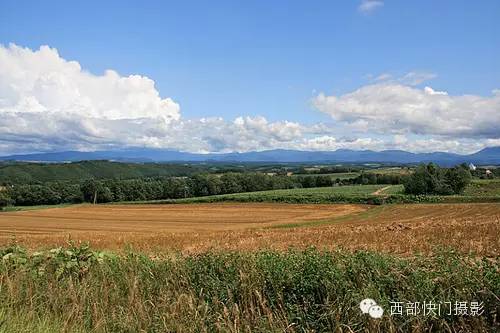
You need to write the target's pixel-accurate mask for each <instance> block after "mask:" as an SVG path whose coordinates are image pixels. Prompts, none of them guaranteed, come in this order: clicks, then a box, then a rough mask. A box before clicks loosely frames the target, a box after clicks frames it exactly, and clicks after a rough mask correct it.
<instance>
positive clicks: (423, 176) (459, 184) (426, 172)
mask: <svg viewBox="0 0 500 333" xmlns="http://www.w3.org/2000/svg"><path fill="white" fill-rule="evenodd" d="M471 178H472V176H471V174H470V172H469V170H468V169H467V168H466V167H464V166H456V167H454V168H449V169H444V168H440V167H439V166H437V165H435V164H433V163H429V164H427V165H421V166H419V167H418V168H417V169H416V170H415V172H414V173H413V174H411V175H410V176H408V177H406V178H405V180H404V188H405V193H406V194H414V195H419V194H439V195H450V194H459V193H462V192H463V190H464V189H465V187H466V186H467V185H468V184H469V183H470V181H471Z"/></svg>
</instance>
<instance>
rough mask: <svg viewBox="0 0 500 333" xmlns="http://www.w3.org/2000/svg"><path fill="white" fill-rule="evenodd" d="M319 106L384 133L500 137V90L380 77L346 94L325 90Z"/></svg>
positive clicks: (362, 127) (316, 103) (338, 118)
mask: <svg viewBox="0 0 500 333" xmlns="http://www.w3.org/2000/svg"><path fill="white" fill-rule="evenodd" d="M313 104H314V106H315V107H316V108H317V109H318V110H320V111H322V112H324V113H327V114H329V115H331V116H332V117H333V119H334V120H336V121H338V122H341V123H346V124H349V125H351V126H352V127H353V128H355V129H358V130H364V131H367V132H375V133H379V134H425V135H445V136H453V137H482V138H500V93H499V92H498V91H494V92H493V94H492V96H488V97H483V96H477V95H460V96H451V95H449V94H447V93H446V92H444V91H436V90H434V89H432V88H431V87H425V88H423V89H419V88H415V87H412V86H409V85H403V84H401V83H394V82H389V83H378V84H372V85H367V86H364V87H361V88H359V89H357V90H355V91H353V92H351V93H347V94H344V95H341V96H334V95H332V96H327V95H325V94H320V95H318V96H317V97H316V98H314V100H313Z"/></svg>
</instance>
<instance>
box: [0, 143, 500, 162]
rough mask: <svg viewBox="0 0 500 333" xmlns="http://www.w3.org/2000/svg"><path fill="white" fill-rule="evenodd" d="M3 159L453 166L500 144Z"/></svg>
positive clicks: (488, 155)
mask: <svg viewBox="0 0 500 333" xmlns="http://www.w3.org/2000/svg"><path fill="white" fill-rule="evenodd" d="M0 160H4V161H7V160H12V161H32V162H75V161H83V160H112V161H124V162H125V161H126V162H276V163H279V162H282V163H293V162H295V163H311V162H323V163H326V162H330V163H331V162H335V163H370V162H374V163H398V164H413V163H425V162H435V163H438V164H441V165H454V164H458V163H462V162H466V163H469V162H472V163H475V164H483V165H484V164H500V146H499V147H489V148H485V149H483V150H480V151H478V152H476V153H474V154H470V155H459V154H452V153H444V152H434V153H410V152H407V151H403V150H384V151H379V152H377V151H372V150H349V149H338V150H335V151H301V150H283V149H276V150H266V151H259V152H247V153H227V154H218V153H212V154H194V153H185V152H179V151H173V150H165V149H149V148H131V149H123V150H112V151H95V152H80V151H63V152H51V153H39V154H27V155H10V156H0Z"/></svg>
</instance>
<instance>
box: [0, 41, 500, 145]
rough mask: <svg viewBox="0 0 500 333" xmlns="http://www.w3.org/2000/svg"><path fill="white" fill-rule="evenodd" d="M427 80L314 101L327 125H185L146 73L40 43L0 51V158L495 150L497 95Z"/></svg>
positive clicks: (414, 77) (385, 81) (386, 81)
mask: <svg viewBox="0 0 500 333" xmlns="http://www.w3.org/2000/svg"><path fill="white" fill-rule="evenodd" d="M432 77H433V74H425V73H424V74H422V73H416V72H412V73H409V74H407V75H406V76H405V77H404V78H403V79H404V80H394V79H391V78H390V77H389V76H386V77H385V78H382V79H380V80H376V81H375V82H376V83H375V84H372V85H368V86H365V87H361V88H359V89H358V90H356V91H354V92H352V93H349V94H345V95H342V96H327V95H325V94H320V95H318V96H317V97H315V98H314V100H313V103H312V104H313V106H314V107H315V108H316V109H317V110H319V111H321V112H324V113H326V114H329V115H330V116H331V117H332V121H333V123H331V124H321V123H319V124H312V125H305V124H301V123H297V122H291V121H286V120H283V121H276V122H270V121H268V120H267V119H266V118H265V117H247V116H244V115H242V116H240V117H237V118H236V119H232V120H227V119H223V118H218V117H213V118H201V119H186V118H184V117H182V113H181V107H180V105H179V104H178V103H176V102H175V101H174V100H173V99H172V98H169V97H162V96H160V93H159V92H158V90H157V89H156V87H155V83H154V81H153V80H151V79H150V78H147V77H145V76H141V75H130V76H121V75H120V74H118V73H117V72H115V71H112V70H108V71H105V72H104V73H103V74H101V75H96V74H92V73H89V72H87V71H85V70H84V69H82V67H81V66H80V64H79V63H78V62H76V61H67V60H65V59H64V58H62V57H61V56H60V55H59V54H58V52H57V50H56V49H54V48H50V47H48V46H42V47H40V49H39V50H31V49H28V48H22V47H19V46H16V45H13V44H11V45H9V46H2V45H0V155H7V154H15V153H29V152H41V151H62V150H73V149H75V150H87V151H89V150H101V149H113V148H123V147H154V148H166V149H175V150H181V151H189V152H232V151H239V152H243V151H251V150H265V149H276V148H284V149H301V150H335V149H339V148H348V149H372V150H383V149H406V150H410V151H428V150H444V151H454V152H471V151H475V150H478V149H481V148H483V147H484V146H486V145H499V144H500V135H499V130H498V128H500V119H499V117H500V108H499V105H500V93H499V92H498V91H495V92H494V93H493V95H492V96H491V97H481V96H472V95H466V96H449V95H448V94H446V93H445V92H440V91H437V90H434V89H432V88H430V87H428V88H424V89H419V88H415V87H414V84H418V83H420V82H422V80H426V79H429V78H432ZM207 107H209V106H207Z"/></svg>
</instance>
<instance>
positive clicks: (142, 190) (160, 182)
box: [0, 173, 335, 206]
mask: <svg viewBox="0 0 500 333" xmlns="http://www.w3.org/2000/svg"><path fill="white" fill-rule="evenodd" d="M334 183H335V180H334V179H333V178H332V177H330V176H305V177H289V176H281V175H266V174H263V173H224V174H222V175H220V174H219V175H216V174H198V175H195V176H192V177H164V178H140V179H131V180H120V179H107V180H96V179H90V180H85V181H83V182H81V183H79V184H74V183H69V182H48V183H44V184H36V185H27V184H24V185H11V186H7V187H6V188H5V190H3V191H1V192H0V193H2V196H3V197H5V200H3V202H4V205H6V204H7V203H9V204H14V205H19V206H28V205H50V204H60V203H79V202H96V203H103V202H117V201H141V200H162V199H177V198H189V197H198V196H207V195H218V194H228V193H241V192H255V191H264V190H276V189H289V188H302V187H322V186H332V185H333V184H334Z"/></svg>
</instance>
